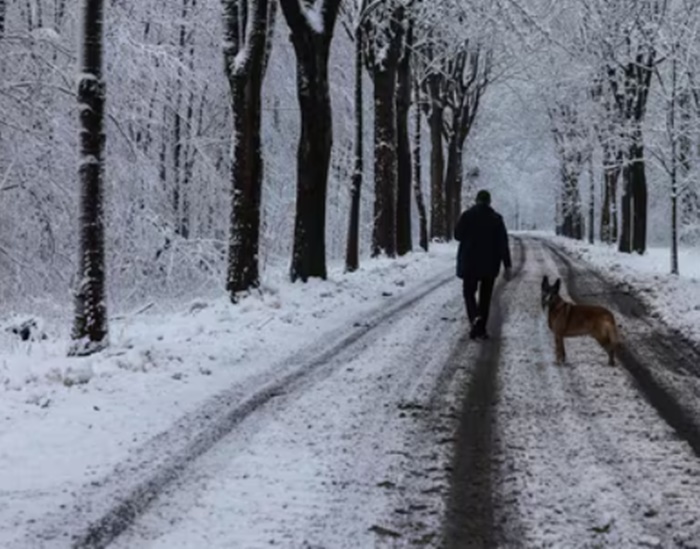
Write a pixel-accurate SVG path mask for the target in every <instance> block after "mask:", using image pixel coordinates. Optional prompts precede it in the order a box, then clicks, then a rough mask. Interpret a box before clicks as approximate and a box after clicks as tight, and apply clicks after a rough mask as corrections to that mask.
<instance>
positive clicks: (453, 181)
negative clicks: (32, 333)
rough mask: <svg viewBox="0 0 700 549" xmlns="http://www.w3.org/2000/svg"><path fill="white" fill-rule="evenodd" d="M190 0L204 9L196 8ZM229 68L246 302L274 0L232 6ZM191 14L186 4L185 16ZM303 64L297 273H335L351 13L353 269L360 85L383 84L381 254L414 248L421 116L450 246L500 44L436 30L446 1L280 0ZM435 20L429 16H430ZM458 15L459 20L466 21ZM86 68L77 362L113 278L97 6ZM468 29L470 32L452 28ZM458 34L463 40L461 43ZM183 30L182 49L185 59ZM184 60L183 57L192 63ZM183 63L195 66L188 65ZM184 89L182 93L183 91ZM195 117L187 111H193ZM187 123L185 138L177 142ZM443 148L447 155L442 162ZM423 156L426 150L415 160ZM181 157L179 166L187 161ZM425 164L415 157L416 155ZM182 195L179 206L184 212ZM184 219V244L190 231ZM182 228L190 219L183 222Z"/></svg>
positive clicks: (232, 0)
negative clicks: (334, 188) (338, 42)
mask: <svg viewBox="0 0 700 549" xmlns="http://www.w3.org/2000/svg"><path fill="white" fill-rule="evenodd" d="M191 1H192V2H193V3H194V1H195V0H191ZM221 5H222V8H223V13H222V19H223V33H224V36H223V66H224V71H225V75H226V78H227V81H228V84H229V89H230V98H229V101H230V109H231V113H232V117H231V120H232V129H231V151H232V152H231V154H232V159H231V163H230V184H231V221H230V228H229V238H228V241H229V246H228V270H227V278H226V289H227V291H228V293H229V296H230V299H231V301H232V302H233V303H236V302H237V301H238V299H239V298H240V296H241V295H243V294H245V293H247V292H249V291H251V290H252V289H255V288H257V287H258V286H259V285H260V268H259V256H260V220H261V197H262V192H263V187H264V185H265V173H264V165H263V143H264V138H263V136H262V133H261V127H262V124H261V118H262V108H261V105H262V90H263V86H264V80H265V73H266V68H267V64H268V60H269V57H270V52H271V48H272V46H273V31H274V29H275V20H276V14H277V3H276V1H275V0H223V1H222V2H221ZM187 7H188V4H187V0H185V2H184V4H183V10H186V9H187ZM279 7H280V9H281V12H282V14H283V16H284V19H285V21H286V24H287V26H288V29H289V33H290V34H289V36H290V41H291V44H292V46H293V49H294V53H295V57H296V81H297V84H296V92H297V99H298V105H299V115H300V130H299V137H298V147H297V158H296V179H297V183H296V188H297V193H296V211H295V222H294V240H293V249H292V258H291V268H290V278H291V280H292V281H296V280H302V281H304V282H306V281H307V280H308V279H309V278H312V277H318V278H326V275H327V271H326V245H325V234H326V230H325V222H326V201H327V185H328V177H329V167H330V161H331V151H332V146H333V130H332V128H333V113H332V108H331V94H330V90H329V76H328V74H329V57H330V52H331V43H332V40H333V36H334V32H335V28H336V22H337V20H338V19H339V17H342V18H343V24H344V26H345V28H346V30H347V32H348V36H349V37H350V38H351V39H352V40H353V41H354V42H355V48H356V55H355V60H354V61H355V107H354V109H355V116H356V119H355V120H356V133H355V139H356V144H355V148H354V151H355V159H354V171H353V173H352V177H351V182H350V184H351V187H352V200H351V207H350V212H349V230H348V235H347V256H346V269H347V270H348V271H353V270H356V269H357V268H358V264H359V253H358V245H359V237H358V229H359V204H360V203H359V195H360V193H361V190H362V184H363V165H364V159H363V147H362V145H361V141H362V139H363V138H364V132H363V110H362V109H363V105H362V100H363V96H362V87H363V82H362V77H363V68H364V69H365V71H366V72H367V74H368V75H369V77H370V79H371V81H372V84H373V100H374V101H373V106H374V141H373V143H374V146H373V150H374V159H373V167H374V170H373V173H374V210H373V214H374V217H373V219H374V221H373V230H372V246H371V250H372V255H373V256H378V255H386V256H388V257H394V256H396V255H397V254H398V255H403V254H406V253H408V252H410V251H411V250H412V247H413V246H412V237H411V234H412V220H411V200H412V189H416V190H419V189H420V187H421V185H420V181H419V180H416V181H414V180H413V177H416V178H419V177H420V169H419V167H416V166H415V165H414V163H412V151H411V143H410V131H409V112H410V109H411V106H412V104H413V108H414V110H415V111H416V131H415V133H414V147H415V150H418V149H419V148H420V131H418V130H419V128H420V117H421V112H422V113H423V114H424V115H425V116H426V118H427V119H428V121H429V125H430V136H431V147H432V149H433V152H432V153H431V160H430V162H431V167H430V173H431V191H432V192H431V216H430V236H431V237H432V238H437V239H445V240H449V239H450V237H451V233H452V225H453V224H454V222H455V221H456V217H457V215H458V214H459V212H460V210H461V197H462V191H463V189H462V187H463V179H462V156H463V151H464V144H465V140H466V138H467V136H468V134H469V131H470V129H471V127H472V126H473V123H474V119H475V116H476V112H477V110H478V107H479V101H480V99H481V97H482V95H483V94H484V92H485V90H486V87H487V85H488V83H489V79H490V76H491V73H492V62H493V52H492V51H491V50H490V49H489V48H490V47H492V45H489V44H487V43H486V41H484V40H481V38H482V37H480V36H479V35H478V34H477V33H475V35H474V36H471V35H469V36H468V37H467V38H459V36H455V35H454V33H453V34H452V35H450V34H449V33H447V32H444V30H445V29H440V28H437V27H436V25H437V23H436V21H438V19H439V17H438V15H439V16H444V15H445V14H446V13H448V11H447V8H448V7H447V6H441V8H440V13H439V14H438V13H436V10H435V6H434V5H432V4H422V3H417V2H405V1H402V0H382V1H377V2H374V3H371V4H370V3H368V2H366V1H364V0H363V1H360V2H359V3H358V4H356V5H354V4H353V5H350V3H346V4H343V3H341V0H326V1H323V0H316V1H315V2H314V1H311V0H309V1H305V2H300V1H299V0H279ZM426 16H432V17H426ZM463 17H464V16H463V15H459V16H458V21H459V22H461V21H462V20H463ZM83 24H84V30H83V37H84V38H83V40H84V41H83V47H82V72H81V78H80V83H79V87H78V101H79V109H78V111H79V116H80V121H81V132H80V135H81V141H80V143H81V148H80V156H81V161H80V180H81V217H80V230H81V241H80V283H79V285H78V291H77V292H76V294H75V300H76V315H75V324H74V332H73V339H74V340H75V341H76V344H75V345H74V346H73V350H72V353H74V354H85V353H90V352H93V351H94V350H99V349H100V348H101V347H102V346H103V345H104V344H106V339H107V325H106V322H107V317H106V312H105V309H106V305H105V302H106V298H105V281H104V272H105V269H104V254H105V251H104V238H103V232H104V224H103V217H104V216H103V213H102V211H103V205H102V202H103V190H102V187H103V181H102V180H103V178H104V174H103V171H104V162H103V155H104V142H105V139H104V131H103V118H104V109H103V105H104V101H105V84H104V82H105V75H104V74H103V67H102V53H101V52H102V43H101V35H102V26H103V5H102V2H101V1H100V0H87V2H86V4H85V10H84V13H83ZM452 29H453V31H456V32H457V34H458V35H459V34H462V33H466V31H467V30H468V29H467V27H466V25H464V26H460V25H458V26H456V27H452ZM455 38H458V39H457V40H454V39H455ZM185 44H186V33H184V32H183V34H182V39H181V41H180V46H183V48H182V49H181V51H185V52H186V48H184V46H185ZM184 55H186V53H185V54H184ZM183 62H184V60H183ZM176 93H177V91H176ZM188 114H191V113H189V111H188ZM180 131H181V130H180V129H179V126H178V125H176V127H175V132H176V136H175V137H176V140H177V142H178V147H179V146H180V145H179V141H180V140H179V132H180ZM443 149H445V150H446V151H447V158H446V159H445V158H444V157H443V154H444V152H443ZM414 152H415V151H414ZM179 154H180V153H179V151H178V152H177V153H176V158H179ZM415 162H418V155H416V158H415ZM180 191H181V187H175V189H174V193H175V194H174V196H173V200H174V203H175V205H176V209H177V208H180V202H181V197H180V196H179V194H178V193H179V192H180ZM415 196H416V199H417V201H418V205H417V208H418V211H419V215H420V220H419V223H420V226H421V229H420V233H421V238H420V245H421V246H422V247H423V248H425V249H426V250H427V247H428V228H427V226H428V222H427V219H426V207H425V204H424V203H423V197H422V193H421V192H416V193H415ZM182 219H183V223H181V224H179V225H178V226H179V229H180V236H182V237H185V238H186V237H187V232H188V229H187V225H186V223H185V222H184V220H185V219H186V217H183V218H182ZM178 221H179V220H178Z"/></svg>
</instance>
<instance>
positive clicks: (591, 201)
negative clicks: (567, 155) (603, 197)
mask: <svg viewBox="0 0 700 549" xmlns="http://www.w3.org/2000/svg"><path fill="white" fill-rule="evenodd" d="M588 242H589V243H590V244H593V243H594V242H595V177H594V173H593V156H592V155H591V157H590V158H589V159H588Z"/></svg>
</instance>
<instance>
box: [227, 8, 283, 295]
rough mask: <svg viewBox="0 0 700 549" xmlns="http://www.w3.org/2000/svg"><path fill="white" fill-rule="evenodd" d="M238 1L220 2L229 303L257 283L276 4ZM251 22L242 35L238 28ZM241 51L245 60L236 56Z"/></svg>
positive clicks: (258, 279) (254, 286) (258, 280)
mask: <svg viewBox="0 0 700 549" xmlns="http://www.w3.org/2000/svg"><path fill="white" fill-rule="evenodd" d="M252 4H253V5H252V7H249V6H248V5H245V6H243V5H242V3H241V2H240V0H231V1H229V2H225V3H224V4H223V6H224V33H225V39H226V41H225V44H226V46H225V47H224V67H225V71H226V76H227V78H228V83H229V88H230V91H231V112H232V123H233V129H232V137H231V140H232V143H233V158H232V162H231V223H230V228H229V249H228V270H227V275H226V290H227V291H228V293H229V296H230V298H231V301H232V302H234V303H235V302H236V301H237V300H238V295H239V294H240V293H241V292H246V291H249V290H250V289H252V288H257V287H258V286H259V285H260V273H259V261H258V254H259V244H260V209H261V194H262V185H263V174H264V166H263V160H262V142H261V136H260V125H261V109H262V85H263V80H264V78H265V70H266V68H267V50H268V46H269V42H270V40H271V30H270V29H271V28H272V26H273V22H274V13H275V4H274V2H273V3H270V2H269V1H268V0H257V2H255V3H252ZM249 18H250V20H249ZM246 24H250V25H252V27H253V29H254V32H252V33H251V34H250V35H245V34H244V33H242V32H241V26H245V25H246ZM241 52H245V60H244V61H243V62H241V61H240V60H239V56H240V55H241Z"/></svg>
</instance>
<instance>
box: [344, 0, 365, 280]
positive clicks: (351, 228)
mask: <svg viewBox="0 0 700 549" xmlns="http://www.w3.org/2000/svg"><path fill="white" fill-rule="evenodd" d="M363 13H364V1H363V2H362V4H361V5H360V8H359V10H358V17H361V16H362V14H363ZM353 38H354V41H355V44H354V45H355V105H354V109H355V142H354V153H353V154H354V162H353V163H354V166H353V174H352V184H351V189H350V219H349V222H348V240H347V248H346V251H345V270H346V271H348V272H354V271H356V270H357V269H358V268H359V266H360V198H361V193H362V178H363V173H362V172H363V170H364V152H363V147H362V136H363V133H364V116H363V111H362V109H363V108H364V106H363V104H362V96H363V93H362V63H363V60H362V50H363V44H362V26H361V25H359V24H356V25H355V31H354V33H353Z"/></svg>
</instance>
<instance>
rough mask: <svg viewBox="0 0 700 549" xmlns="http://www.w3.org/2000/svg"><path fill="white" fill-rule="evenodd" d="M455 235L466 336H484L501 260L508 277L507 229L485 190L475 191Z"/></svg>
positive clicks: (484, 337) (472, 337)
mask: <svg viewBox="0 0 700 549" xmlns="http://www.w3.org/2000/svg"><path fill="white" fill-rule="evenodd" d="M455 239H456V240H458V241H459V250H458V252H457V276H458V277H459V278H461V279H462V282H463V290H464V303H465V305H466V307H467V317H468V318H469V324H470V325H471V330H470V332H469V337H470V338H471V339H476V338H481V339H488V337H489V336H488V333H487V332H486V322H487V321H488V319H489V309H490V307H491V295H492V294H493V285H494V283H495V282H496V277H497V276H498V273H499V271H500V269H501V263H503V266H504V267H505V279H506V280H510V278H511V261H510V248H509V247H508V232H507V231H506V226H505V224H504V223H503V218H502V217H501V216H500V215H499V214H498V213H496V211H494V210H493V208H491V194H490V193H489V192H488V191H483V190H482V191H479V192H478V193H477V195H476V204H475V205H474V206H472V207H471V208H469V209H468V210H467V211H465V212H464V213H463V214H462V215H461V216H460V218H459V222H458V223H457V226H456V227H455ZM477 290H478V292H479V301H478V303H477V301H476V292H477Z"/></svg>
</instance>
